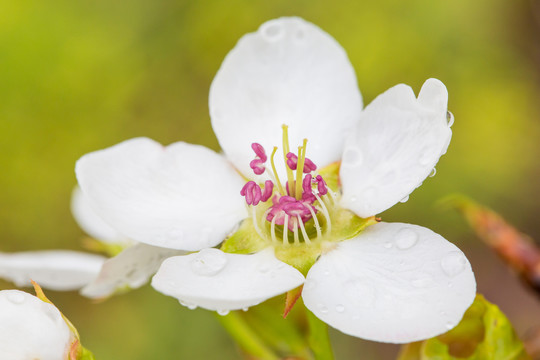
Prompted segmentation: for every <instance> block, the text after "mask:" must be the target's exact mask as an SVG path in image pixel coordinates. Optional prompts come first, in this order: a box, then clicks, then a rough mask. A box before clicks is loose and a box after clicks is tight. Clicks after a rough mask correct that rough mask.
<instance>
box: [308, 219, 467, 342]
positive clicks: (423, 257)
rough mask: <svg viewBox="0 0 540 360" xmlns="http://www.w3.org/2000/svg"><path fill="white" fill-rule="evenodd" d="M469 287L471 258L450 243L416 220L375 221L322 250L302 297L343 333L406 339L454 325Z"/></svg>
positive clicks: (459, 317) (318, 314)
mask: <svg viewBox="0 0 540 360" xmlns="http://www.w3.org/2000/svg"><path fill="white" fill-rule="evenodd" d="M475 293H476V283H475V280H474V274H473V272H472V270H471V265H470V264H469V262H468V260H467V258H466V257H465V255H464V254H463V253H462V252H461V251H460V250H459V249H458V248H457V247H456V246H455V245H453V244H451V243H449V242H448V241H446V240H445V239H444V238H442V237H441V236H440V235H438V234H435V233H434V232H433V231H431V230H429V229H426V228H423V227H420V226H416V225H410V224H400V223H379V224H376V225H373V226H371V227H369V228H368V229H366V231H365V232H363V233H362V234H360V235H359V236H358V237H357V238H355V239H353V240H348V241H344V242H342V243H340V244H339V245H338V246H337V248H336V249H335V250H332V251H331V252H329V253H327V254H325V255H323V256H322V257H321V258H320V259H319V261H318V262H317V263H316V264H315V265H314V266H313V267H312V268H311V269H310V271H309V273H308V275H307V279H306V283H305V285H304V290H303V293H302V297H303V299H304V303H305V304H306V306H307V307H308V308H309V309H310V310H311V311H312V312H313V313H314V314H315V315H316V316H317V317H318V318H320V319H321V320H323V321H324V322H326V323H328V324H329V325H330V326H332V327H334V328H336V329H338V330H340V331H342V332H344V333H346V334H349V335H352V336H357V337H360V338H363V339H368V340H374V341H382V342H390V343H408V342H412V341H417V340H422V339H427V338H430V337H433V336H436V335H439V334H442V333H444V332H446V331H448V330H449V329H451V328H452V327H454V326H455V325H457V323H458V322H459V321H460V320H461V318H462V316H463V313H464V312H465V310H467V308H468V307H469V306H470V305H471V304H472V302H473V300H474V297H475Z"/></svg>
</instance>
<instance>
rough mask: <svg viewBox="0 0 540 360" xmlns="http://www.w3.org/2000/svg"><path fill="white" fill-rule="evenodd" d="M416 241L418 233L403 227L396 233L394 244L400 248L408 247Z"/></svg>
mask: <svg viewBox="0 0 540 360" xmlns="http://www.w3.org/2000/svg"><path fill="white" fill-rule="evenodd" d="M417 241H418V234H417V233H416V232H415V231H414V230H412V229H409V228H404V229H401V230H399V231H398V233H397V234H396V246H397V247H398V248H399V249H401V250H406V249H410V248H411V247H413V246H414V245H415V244H416V242H417Z"/></svg>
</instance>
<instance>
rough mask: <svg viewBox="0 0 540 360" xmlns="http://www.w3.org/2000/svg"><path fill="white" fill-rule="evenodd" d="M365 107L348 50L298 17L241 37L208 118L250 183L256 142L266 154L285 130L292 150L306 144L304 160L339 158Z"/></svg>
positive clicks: (215, 87) (213, 90)
mask: <svg viewBox="0 0 540 360" xmlns="http://www.w3.org/2000/svg"><path fill="white" fill-rule="evenodd" d="M361 109H362V97H361V95H360V92H359V90H358V85H357V82H356V75H355V73H354V69H353V68H352V66H351V64H350V62H349V59H348V58H347V54H346V53H345V51H344V50H343V48H342V47H341V46H340V45H339V44H338V43H337V42H336V41H335V40H334V39H333V38H332V37H331V36H330V35H328V34H327V33H325V32H324V31H322V30H321V29H319V28H318V27H317V26H315V25H313V24H311V23H309V22H306V21H304V20H302V19H300V18H279V19H275V20H270V21H268V22H266V23H264V24H262V25H261V27H260V28H259V29H258V31H257V32H255V33H250V34H247V35H245V36H244V37H242V38H241V39H240V41H238V44H237V45H236V46H235V48H234V49H233V50H231V52H230V53H229V54H228V55H227V57H226V58H225V60H224V61H223V64H222V65H221V68H220V70H219V71H218V73H217V75H216V77H215V78H214V81H213V83H212V86H211V87H210V117H211V119H212V127H213V128H214V131H215V133H216V136H217V138H218V140H219V143H220V144H221V147H222V148H223V150H224V151H225V154H227V157H228V158H229V159H230V160H231V161H232V162H233V164H234V165H235V166H236V168H238V169H240V170H241V171H242V172H243V173H244V174H246V176H250V177H252V176H253V173H252V172H251V169H250V168H249V162H250V161H251V160H252V159H253V158H254V153H253V152H252V151H251V147H250V145H251V143H253V142H258V143H260V144H261V145H263V146H264V147H265V149H266V151H267V152H271V151H272V147H273V146H279V147H280V148H281V144H282V130H281V125H282V124H287V125H289V126H290V128H289V138H290V145H291V150H292V151H293V152H296V149H297V146H299V145H301V143H302V140H303V139H304V138H307V139H308V140H309V143H308V150H307V156H308V157H309V158H310V159H311V160H313V161H314V162H315V164H316V165H318V166H324V165H327V164H329V163H331V162H334V161H337V160H339V158H340V156H341V152H342V149H343V141H344V140H345V137H346V135H347V134H348V133H349V131H350V129H351V128H352V127H353V126H354V124H355V123H356V122H357V121H358V118H359V116H360V112H361ZM279 154H281V150H280V152H279V153H278V155H279ZM268 155H269V154H268ZM279 156H280V157H281V155H279ZM280 157H278V159H279V158H280ZM277 165H279V166H282V165H283V164H282V161H278V164H277ZM282 169H284V167H283V168H282ZM280 172H281V171H280Z"/></svg>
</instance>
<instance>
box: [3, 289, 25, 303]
mask: <svg viewBox="0 0 540 360" xmlns="http://www.w3.org/2000/svg"><path fill="white" fill-rule="evenodd" d="M7 299H8V300H9V301H11V302H12V303H13V304H22V303H23V302H24V295H23V294H21V293H20V292H18V291H12V292H10V293H9V294H8V296H7Z"/></svg>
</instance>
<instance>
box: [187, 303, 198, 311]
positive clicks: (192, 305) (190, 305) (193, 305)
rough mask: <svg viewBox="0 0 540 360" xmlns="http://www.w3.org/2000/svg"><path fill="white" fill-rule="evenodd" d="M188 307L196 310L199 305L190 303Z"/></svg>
mask: <svg viewBox="0 0 540 360" xmlns="http://www.w3.org/2000/svg"><path fill="white" fill-rule="evenodd" d="M187 308H188V309H189V310H195V309H196V308H197V305H195V304H188V306H187Z"/></svg>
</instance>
